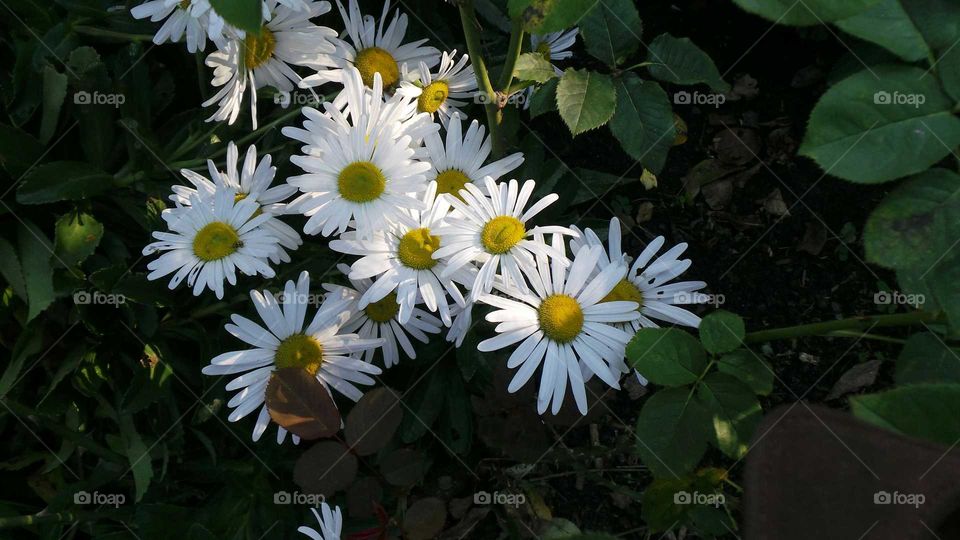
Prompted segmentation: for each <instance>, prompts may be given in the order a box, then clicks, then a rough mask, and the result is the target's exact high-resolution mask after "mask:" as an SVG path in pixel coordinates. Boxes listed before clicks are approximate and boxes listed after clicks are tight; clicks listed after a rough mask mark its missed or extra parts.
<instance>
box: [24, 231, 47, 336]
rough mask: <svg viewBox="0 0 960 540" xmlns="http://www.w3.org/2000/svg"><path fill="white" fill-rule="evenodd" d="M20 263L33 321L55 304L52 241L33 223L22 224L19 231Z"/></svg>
mask: <svg viewBox="0 0 960 540" xmlns="http://www.w3.org/2000/svg"><path fill="white" fill-rule="evenodd" d="M17 238H18V243H19V245H20V262H21V264H23V277H24V279H25V280H26V285H27V303H28V304H29V309H28V312H27V320H28V321H29V320H31V319H33V318H34V317H36V316H37V315H39V314H40V313H42V312H43V310H45V309H47V306H49V305H50V304H51V303H53V298H54V294H53V266H52V265H51V264H50V256H51V254H52V253H53V249H52V246H51V245H50V240H48V239H47V237H46V236H45V235H44V234H43V231H41V230H40V229H38V228H37V227H36V226H35V225H33V224H31V223H21V224H20V226H19V227H18V229H17Z"/></svg>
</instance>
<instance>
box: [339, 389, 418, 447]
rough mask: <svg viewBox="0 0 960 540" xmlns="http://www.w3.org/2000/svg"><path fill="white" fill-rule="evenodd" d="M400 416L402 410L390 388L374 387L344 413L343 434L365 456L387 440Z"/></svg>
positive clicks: (384, 444) (394, 430)
mask: <svg viewBox="0 0 960 540" xmlns="http://www.w3.org/2000/svg"><path fill="white" fill-rule="evenodd" d="M401 420H403V411H402V410H401V409H400V406H399V403H398V401H397V396H396V394H394V392H393V390H391V389H389V388H376V389H374V390H370V391H369V392H367V393H366V394H364V395H363V397H362V398H360V401H358V402H357V404H356V405H354V407H353V409H352V410H351V411H350V414H348V415H347V420H346V422H345V426H344V428H343V435H344V437H345V438H346V440H347V444H348V445H350V448H351V449H353V451H354V452H356V453H357V455H359V456H368V455H370V454H374V453H376V452H377V451H379V450H380V449H381V448H383V447H384V446H386V445H387V443H388V442H390V439H391V438H392V437H393V434H394V433H395V432H396V431H397V428H398V427H400V421H401Z"/></svg>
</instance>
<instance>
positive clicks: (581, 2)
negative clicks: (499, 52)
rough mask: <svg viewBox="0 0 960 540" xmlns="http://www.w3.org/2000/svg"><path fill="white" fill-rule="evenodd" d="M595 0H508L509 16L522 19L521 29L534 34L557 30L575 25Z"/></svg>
mask: <svg viewBox="0 0 960 540" xmlns="http://www.w3.org/2000/svg"><path fill="white" fill-rule="evenodd" d="M595 2H596V0H509V1H508V2H507V12H508V13H509V14H510V17H511V18H514V19H517V18H519V19H520V20H522V21H523V29H524V30H526V31H527V32H531V33H536V34H547V33H550V32H559V31H560V30H564V29H567V28H571V27H573V26H576V25H577V23H578V22H579V21H580V19H581V18H582V17H583V16H584V14H586V13H587V11H588V10H589V9H590V8H591V7H593V5H594V3H595Z"/></svg>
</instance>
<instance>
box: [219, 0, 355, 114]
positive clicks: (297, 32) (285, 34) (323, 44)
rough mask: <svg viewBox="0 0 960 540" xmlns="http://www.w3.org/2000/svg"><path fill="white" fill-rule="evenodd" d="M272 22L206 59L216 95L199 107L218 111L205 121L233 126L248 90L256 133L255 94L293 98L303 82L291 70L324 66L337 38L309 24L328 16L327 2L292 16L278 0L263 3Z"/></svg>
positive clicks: (267, 0) (322, 28) (231, 42)
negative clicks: (269, 90) (267, 89)
mask: <svg viewBox="0 0 960 540" xmlns="http://www.w3.org/2000/svg"><path fill="white" fill-rule="evenodd" d="M266 5H267V8H266V9H269V10H270V12H271V13H272V14H273V17H271V18H270V20H269V21H268V22H266V23H264V25H263V26H262V27H261V28H260V31H259V32H258V33H256V34H254V33H251V32H247V33H246V35H245V36H244V37H243V38H239V39H230V40H228V41H227V42H226V43H224V44H223V46H221V47H220V48H219V50H217V51H216V52H214V53H211V54H210V56H208V57H207V61H206V63H207V65H208V66H210V67H212V68H213V80H212V81H211V84H213V86H214V87H219V88H220V90H219V91H218V92H217V93H216V94H214V95H213V97H211V98H210V99H208V100H207V101H205V102H203V106H204V107H208V106H210V105H214V104H216V105H217V111H216V112H215V113H214V114H213V115H212V116H211V117H210V118H208V119H207V121H208V122H209V121H211V120H217V121H223V120H226V121H227V123H228V124H233V123H234V122H235V121H236V120H237V116H239V114H240V108H241V105H242V102H243V94H244V93H245V92H246V90H247V88H248V87H249V88H250V114H251V118H252V121H253V129H257V88H262V87H264V86H272V87H274V88H276V89H278V90H280V91H282V92H291V91H293V90H294V88H295V87H296V83H299V82H300V80H301V78H300V76H299V75H297V73H296V72H295V71H293V69H292V68H291V67H290V66H291V65H297V66H308V67H313V68H315V69H317V68H319V67H320V66H321V65H323V63H324V62H326V60H324V58H325V56H326V54H328V53H331V52H333V50H334V46H333V44H332V43H331V42H330V40H331V39H334V38H335V37H336V32H334V31H333V30H332V29H330V28H326V27H324V26H317V25H315V24H313V23H311V22H310V19H311V18H312V17H316V16H319V15H322V14H324V13H326V12H328V11H330V3H329V2H325V1H324V2H311V4H310V9H309V10H305V11H293V10H291V9H290V8H288V7H286V6H282V5H277V0H266Z"/></svg>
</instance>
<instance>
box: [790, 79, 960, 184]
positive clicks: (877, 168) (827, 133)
mask: <svg viewBox="0 0 960 540" xmlns="http://www.w3.org/2000/svg"><path fill="white" fill-rule="evenodd" d="M952 109H953V102H952V101H951V100H950V99H949V98H948V97H947V96H946V95H944V93H943V91H942V90H941V89H940V87H939V85H938V84H937V81H936V79H935V78H934V77H930V76H926V75H925V70H923V69H921V68H917V67H911V66H902V65H885V66H875V67H873V68H871V69H866V70H863V71H861V72H859V73H856V74H854V75H852V76H850V77H848V78H846V79H844V80H842V81H840V82H839V83H837V84H836V85H834V86H833V87H831V88H830V89H829V90H827V92H826V93H825V94H824V95H823V97H821V98H820V101H819V102H817V105H816V106H815V107H814V109H813V112H812V113H811V114H810V121H809V124H808V126H807V134H806V136H805V137H804V141H803V145H802V146H801V147H800V153H801V154H803V155H805V156H808V157H811V158H813V159H814V161H816V162H817V164H819V165H820V166H821V167H822V168H823V169H824V170H826V171H827V172H829V174H832V175H834V176H837V177H840V178H843V179H845V180H850V181H851V182H858V183H865V184H875V183H880V182H886V181H888V180H893V179H896V178H901V177H903V176H907V175H910V174H914V173H918V172H920V171H922V170H924V169H926V168H928V167H930V166H931V165H933V164H934V163H936V162H937V161H940V160H941V159H943V158H944V157H945V156H947V155H949V154H950V151H951V149H952V148H956V147H957V146H958V145H960V119H958V118H957V117H956V116H955V115H954V114H953V111H952Z"/></svg>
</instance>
